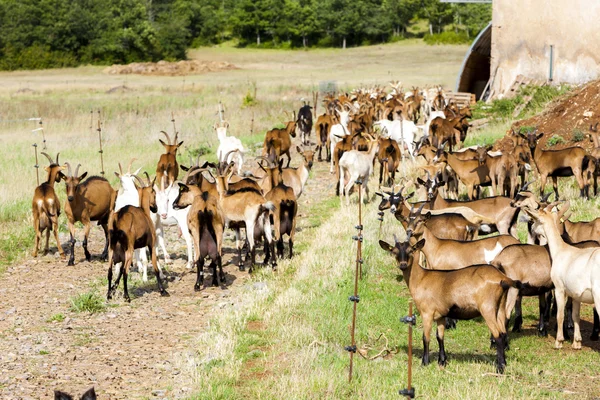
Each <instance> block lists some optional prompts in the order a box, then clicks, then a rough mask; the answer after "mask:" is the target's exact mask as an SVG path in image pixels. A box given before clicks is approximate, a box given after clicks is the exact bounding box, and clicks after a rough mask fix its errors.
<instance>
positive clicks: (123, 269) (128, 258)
mask: <svg viewBox="0 0 600 400" xmlns="http://www.w3.org/2000/svg"><path fill="white" fill-rule="evenodd" d="M125 257H126V258H125V263H124V265H123V267H121V273H122V274H123V298H124V299H125V301H126V302H128V303H131V298H130V297H129V291H128V290H127V275H128V273H127V272H128V270H129V266H130V265H131V263H132V261H133V260H132V257H133V254H131V255H129V254H128V255H126V256H125ZM121 273H120V274H119V275H121Z"/></svg>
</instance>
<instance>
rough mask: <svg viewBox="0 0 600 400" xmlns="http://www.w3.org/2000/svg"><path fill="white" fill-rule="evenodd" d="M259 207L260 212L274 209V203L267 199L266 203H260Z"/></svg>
mask: <svg viewBox="0 0 600 400" xmlns="http://www.w3.org/2000/svg"><path fill="white" fill-rule="evenodd" d="M260 208H261V211H262V212H266V211H275V204H274V203H273V202H272V201H267V202H266V203H263V204H261V205H260Z"/></svg>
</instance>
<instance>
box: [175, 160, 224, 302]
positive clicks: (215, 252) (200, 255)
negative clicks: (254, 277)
mask: <svg viewBox="0 0 600 400" xmlns="http://www.w3.org/2000/svg"><path fill="white" fill-rule="evenodd" d="M197 173H201V171H199V172H197ZM188 206H190V207H191V208H190V210H189V212H188V227H189V231H190V233H191V235H192V239H193V241H194V252H195V255H194V256H195V260H194V261H195V263H196V267H197V277H196V284H195V285H194V290H195V291H199V290H200V289H201V287H202V285H203V284H204V259H205V258H206V257H209V258H210V265H209V268H210V267H212V268H213V279H212V284H213V286H218V285H219V278H220V279H221V282H225V274H224V273H223V265H222V262H221V255H222V254H223V253H222V246H223V230H224V228H225V218H224V216H223V211H222V210H221V206H220V205H219V202H218V200H217V198H216V197H213V196H211V194H210V193H209V192H202V191H201V189H200V188H198V187H197V186H193V185H189V186H188V185H186V184H183V183H179V195H178V196H177V198H176V199H175V201H174V202H173V208H174V209H180V208H185V207H188ZM217 267H219V277H217Z"/></svg>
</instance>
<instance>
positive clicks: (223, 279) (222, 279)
mask: <svg viewBox="0 0 600 400" xmlns="http://www.w3.org/2000/svg"><path fill="white" fill-rule="evenodd" d="M220 278H221V283H225V274H221V276H220Z"/></svg>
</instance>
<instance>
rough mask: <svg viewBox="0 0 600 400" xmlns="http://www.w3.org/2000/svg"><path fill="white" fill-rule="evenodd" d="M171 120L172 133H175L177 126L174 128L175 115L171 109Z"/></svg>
mask: <svg viewBox="0 0 600 400" xmlns="http://www.w3.org/2000/svg"><path fill="white" fill-rule="evenodd" d="M171 122H172V123H173V133H177V128H175V116H174V115H173V111H171Z"/></svg>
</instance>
